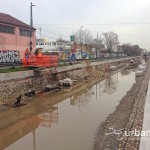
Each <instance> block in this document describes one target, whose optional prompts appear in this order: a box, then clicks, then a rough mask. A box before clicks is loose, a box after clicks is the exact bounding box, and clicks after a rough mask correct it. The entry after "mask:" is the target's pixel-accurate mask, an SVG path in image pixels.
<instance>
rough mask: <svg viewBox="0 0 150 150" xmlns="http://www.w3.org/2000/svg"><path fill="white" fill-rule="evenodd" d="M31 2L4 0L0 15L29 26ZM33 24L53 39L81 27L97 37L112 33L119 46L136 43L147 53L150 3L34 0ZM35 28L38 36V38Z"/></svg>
mask: <svg viewBox="0 0 150 150" xmlns="http://www.w3.org/2000/svg"><path fill="white" fill-rule="evenodd" d="M30 2H31V1H30V0H3V1H1V12H3V13H7V14H10V15H12V16H14V17H16V18H17V19H20V20H22V21H24V22H26V23H28V24H29V22H30ZM32 2H33V4H35V5H36V6H35V7H33V19H34V20H33V23H34V26H35V27H42V36H43V37H46V38H47V40H55V39H57V38H58V37H59V36H60V35H62V37H63V38H65V39H68V40H69V35H70V34H71V33H72V31H75V30H77V29H79V28H80V26H81V25H83V26H84V27H83V28H84V29H88V30H90V31H91V33H92V34H93V37H96V33H97V32H98V33H99V35H100V34H101V33H103V32H107V31H114V32H116V33H117V34H118V35H119V40H120V43H121V44H122V43H132V44H139V45H140V46H141V47H142V48H146V49H148V50H150V42H149V41H150V13H149V10H150V1H149V0H75V1H73V0H33V1H32ZM38 32H39V30H38V28H37V37H39V33H38Z"/></svg>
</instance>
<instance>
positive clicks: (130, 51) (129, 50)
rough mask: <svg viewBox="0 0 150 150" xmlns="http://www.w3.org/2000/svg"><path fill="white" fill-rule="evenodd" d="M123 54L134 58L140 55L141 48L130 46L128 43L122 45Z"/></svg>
mask: <svg viewBox="0 0 150 150" xmlns="http://www.w3.org/2000/svg"><path fill="white" fill-rule="evenodd" d="M122 48H123V52H124V54H126V55H128V56H134V55H140V54H141V52H142V51H143V49H142V48H140V47H139V45H131V44H129V43H127V44H123V45H122Z"/></svg>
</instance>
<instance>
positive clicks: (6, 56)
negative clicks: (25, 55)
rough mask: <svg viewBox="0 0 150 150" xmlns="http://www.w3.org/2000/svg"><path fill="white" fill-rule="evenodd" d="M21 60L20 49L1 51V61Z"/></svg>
mask: <svg viewBox="0 0 150 150" xmlns="http://www.w3.org/2000/svg"><path fill="white" fill-rule="evenodd" d="M14 62H20V55H19V51H15V50H14V51H13V50H12V51H0V63H14Z"/></svg>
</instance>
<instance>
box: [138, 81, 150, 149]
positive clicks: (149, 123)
mask: <svg viewBox="0 0 150 150" xmlns="http://www.w3.org/2000/svg"><path fill="white" fill-rule="evenodd" d="M142 131H144V133H145V134H147V136H142V137H141V140H140V147H139V150H150V81H149V84H148V90H147V96H146V100H145V108H144V119H143V127H142Z"/></svg>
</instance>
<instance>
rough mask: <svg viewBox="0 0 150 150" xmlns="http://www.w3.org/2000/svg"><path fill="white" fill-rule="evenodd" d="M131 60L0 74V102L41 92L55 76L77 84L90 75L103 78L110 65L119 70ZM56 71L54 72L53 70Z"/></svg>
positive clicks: (51, 82) (85, 63) (87, 63)
mask: <svg viewBox="0 0 150 150" xmlns="http://www.w3.org/2000/svg"><path fill="white" fill-rule="evenodd" d="M131 59H132V58H124V59H118V60H110V61H103V62H92V63H91V62H88V61H85V62H83V63H82V64H75V65H70V66H64V67H58V68H51V69H46V70H45V71H43V70H41V71H37V70H36V71H32V70H30V71H20V72H13V73H1V74H0V80H1V81H0V94H1V97H0V102H1V103H7V102H8V101H12V100H15V99H16V97H18V96H19V95H24V93H26V92H27V91H28V90H34V91H36V92H38V91H43V90H44V89H45V87H46V86H47V85H49V84H53V82H54V80H55V77H56V75H57V77H58V79H64V78H66V77H69V78H71V79H74V80H77V81H79V82H81V81H83V80H84V79H85V76H87V75H90V76H91V78H95V77H97V76H99V77H100V76H101V77H103V76H105V75H106V74H107V72H108V71H109V69H110V66H111V65H115V66H116V67H117V68H120V67H121V66H122V65H126V64H127V63H128V62H129V61H130V60H131ZM54 69H56V70H54Z"/></svg>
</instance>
